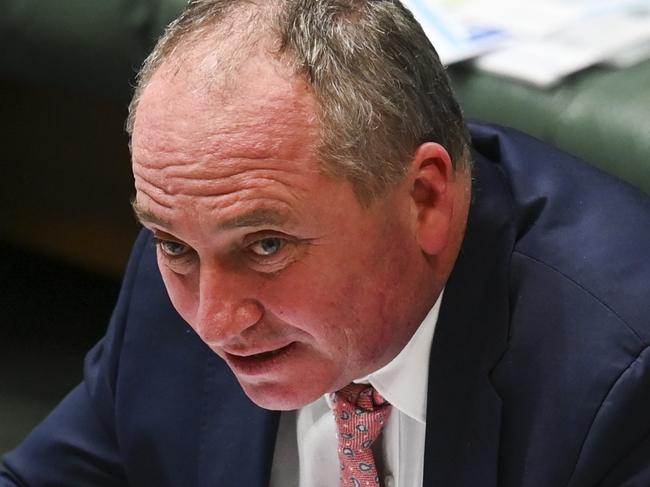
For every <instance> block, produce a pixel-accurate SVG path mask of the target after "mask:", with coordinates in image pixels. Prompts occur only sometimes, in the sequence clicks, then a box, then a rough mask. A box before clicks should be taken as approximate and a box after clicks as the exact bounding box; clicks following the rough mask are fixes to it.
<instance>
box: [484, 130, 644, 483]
mask: <svg viewBox="0 0 650 487" xmlns="http://www.w3.org/2000/svg"><path fill="white" fill-rule="evenodd" d="M472 133H473V141H474V147H475V150H476V151H477V158H480V159H481V160H482V162H481V163H482V164H485V163H489V164H490V165H492V167H493V168H495V169H496V170H497V171H498V172H499V173H500V174H501V176H502V180H503V181H505V187H506V188H508V191H509V192H510V195H509V198H510V201H511V206H512V214H513V219H512V222H511V225H512V231H513V235H514V240H513V243H512V249H511V256H510V263H509V295H508V296H507V298H506V299H507V300H508V307H509V310H510V318H509V334H508V336H509V339H508V348H507V351H506V352H505V354H504V355H503V357H502V358H501V360H500V362H499V364H498V365H497V366H496V367H495V368H494V369H493V371H492V374H491V378H492V382H493V384H494V386H495V389H496V390H497V391H498V393H499V395H500V397H501V398H502V399H503V401H504V411H505V412H506V415H505V416H504V419H503V421H504V436H503V438H502V440H503V446H502V449H504V450H507V451H504V458H506V457H507V458H508V459H509V461H508V462H505V461H504V464H503V465H502V468H503V469H505V470H507V474H506V476H508V477H510V478H518V479H519V481H520V482H521V485H523V484H524V483H526V482H525V480H527V479H528V480H530V479H531V478H534V477H539V478H542V477H544V476H546V475H549V474H548V469H546V468H545V467H543V466H544V465H561V466H562V467H561V468H558V470H557V471H556V472H555V475H558V477H556V478H555V480H553V481H552V482H551V483H553V485H566V484H567V483H568V480H569V479H570V478H571V479H572V483H570V484H569V485H594V484H596V483H597V482H598V481H599V480H601V479H602V478H603V477H604V476H605V474H606V472H607V471H608V470H609V469H611V468H614V466H615V465H617V464H618V462H620V461H621V459H622V458H624V457H625V455H627V454H628V453H629V452H630V451H632V449H633V447H634V445H636V444H639V442H640V441H642V439H643V438H644V435H647V434H648V431H650V420H648V418H647V414H646V413H643V412H642V411H647V408H648V407H650V395H649V393H648V392H647V391H648V390H650V389H649V387H648V386H649V385H650V348H649V346H650V318H649V317H650V299H648V296H649V295H650V258H648V254H649V249H650V199H649V198H648V196H647V195H645V194H643V193H641V192H640V191H638V190H636V189H635V188H633V187H632V186H630V185H628V184H626V183H623V182H621V181H619V180H617V179H616V178H614V177H612V176H609V175H607V174H605V173H603V172H601V171H599V170H597V169H595V168H592V167H591V166H589V165H588V164H586V163H584V162H582V161H579V160H577V159H575V158H573V157H572V156H570V155H568V154H566V153H563V152H561V151H559V150H556V149H554V148H552V147H550V146H548V145H546V144H543V143H542V142H540V141H538V140H536V139H534V138H532V137H529V136H526V135H524V134H521V133H519V132H516V131H514V130H510V129H504V128H500V127H495V126H484V125H481V126H473V127H472ZM525 465H529V468H528V469H525V468H524V466H525ZM560 479H562V481H560ZM547 480H548V481H549V482H550V481H551V480H550V478H549V479H547Z"/></svg>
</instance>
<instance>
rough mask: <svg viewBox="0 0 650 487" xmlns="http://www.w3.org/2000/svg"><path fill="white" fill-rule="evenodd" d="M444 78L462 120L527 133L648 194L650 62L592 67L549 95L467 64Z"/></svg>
mask: <svg viewBox="0 0 650 487" xmlns="http://www.w3.org/2000/svg"><path fill="white" fill-rule="evenodd" d="M449 73H450V75H451V77H452V80H453V83H454V86H455V88H456V92H457V95H458V97H459V99H460V102H461V105H462V106H463V109H464V111H465V114H466V115H467V116H468V117H471V118H478V119H481V120H486V121H491V122H496V123H500V124H504V125H509V126H512V127H515V128H518V129H520V130H523V131H525V132H528V133H530V134H532V135H535V136H536V137H539V138H540V139H542V140H545V141H547V142H549V143H550V144H553V145H555V146H557V147H560V148H562V149H564V150H566V151H568V152H571V153H573V154H575V155H577V156H579V157H581V158H583V159H585V160H586V161H588V162H590V163H592V164H594V165H596V166H598V167H600V168H601V169H604V170H605V171H608V172H610V173H612V174H615V175H617V176H619V177H620V178H622V179H624V180H626V181H628V182H630V183H632V184H634V185H636V186H638V187H640V188H641V189H643V190H644V191H646V192H648V193H650V61H645V62H643V63H641V64H638V65H636V66H633V67H629V68H626V69H614V68H604V67H598V68H593V69H590V70H587V71H584V72H582V73H578V74H576V75H574V76H573V77H571V78H569V79H568V80H566V81H565V82H563V83H562V84H561V85H559V86H557V87H556V88H554V89H551V90H542V89H538V88H535V87H531V86H528V85H525V84H523V83H520V82H516V81H511V80H507V79H504V78H499V77H496V76H492V75H489V74H485V73H481V72H478V71H476V70H474V69H471V68H468V67H466V66H458V67H453V68H452V69H450V70H449Z"/></svg>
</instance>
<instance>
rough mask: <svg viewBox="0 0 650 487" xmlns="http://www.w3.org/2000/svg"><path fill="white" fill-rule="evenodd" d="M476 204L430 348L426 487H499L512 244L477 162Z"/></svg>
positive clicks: (504, 193) (491, 174)
mask: <svg viewBox="0 0 650 487" xmlns="http://www.w3.org/2000/svg"><path fill="white" fill-rule="evenodd" d="M474 175H475V181H474V185H473V203H472V208H471V210H470V217H469V223H468V229H467V233H466V236H465V240H464V242H463V246H462V249H461V253H460V255H459V258H458V261H457V263H456V266H455V267H454V271H453V274H452V275H451V276H450V279H449V281H448V283H447V286H446V287H445V295H444V298H443V303H442V308H441V311H440V317H439V320H438V324H437V326H436V332H435V336H434V340H433V344H432V348H431V358H430V370H429V390H428V407H427V433H426V448H425V468H424V485H425V486H426V487H429V486H431V487H438V486H445V487H454V486H467V487H470V486H471V487H475V486H476V485H481V486H482V487H493V486H495V485H496V484H497V466H498V448H499V431H500V417H501V400H500V398H499V397H498V395H497V393H496V392H495V391H494V389H493V388H492V385H491V384H490V381H489V373H490V370H491V369H492V368H493V367H494V365H495V364H496V362H497V361H498V359H499V357H500V356H501V355H502V353H503V352H504V350H505V346H506V341H507V333H508V328H507V327H508V275H507V274H508V264H509V259H510V254H511V251H512V246H513V241H514V231H513V229H512V224H511V220H512V209H511V203H510V200H509V192H508V189H507V187H506V186H505V184H504V180H503V178H502V176H501V174H500V173H499V170H498V169H497V168H496V166H494V165H493V164H491V163H489V162H488V161H486V160H485V159H484V158H482V156H480V155H477V156H476V158H475V169H474Z"/></svg>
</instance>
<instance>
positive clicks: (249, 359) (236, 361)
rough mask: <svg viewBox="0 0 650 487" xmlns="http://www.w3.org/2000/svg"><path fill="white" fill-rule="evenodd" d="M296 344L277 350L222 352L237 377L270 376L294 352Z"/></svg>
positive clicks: (292, 343)
mask: <svg viewBox="0 0 650 487" xmlns="http://www.w3.org/2000/svg"><path fill="white" fill-rule="evenodd" d="M296 347H297V342H291V343H289V344H287V345H284V346H282V347H279V348H275V349H271V350H264V351H261V352H253V351H251V350H246V351H242V352H237V353H230V352H227V351H224V353H225V359H226V362H228V365H229V366H230V368H231V369H232V370H233V372H235V373H236V374H237V375H245V376H262V375H271V374H273V373H274V372H275V371H277V370H278V369H279V368H281V367H282V366H283V365H284V364H285V363H286V362H287V360H288V359H289V357H290V356H291V355H293V353H294V352H295V349H296Z"/></svg>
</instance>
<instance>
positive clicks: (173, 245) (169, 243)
mask: <svg viewBox="0 0 650 487" xmlns="http://www.w3.org/2000/svg"><path fill="white" fill-rule="evenodd" d="M157 244H158V247H159V248H160V250H161V251H162V252H163V253H164V254H165V255H167V256H169V257H180V256H181V255H184V254H186V253H187V252H188V251H189V249H190V248H189V247H188V246H187V245H184V244H182V243H178V242H174V241H173V240H158V241H157Z"/></svg>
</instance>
